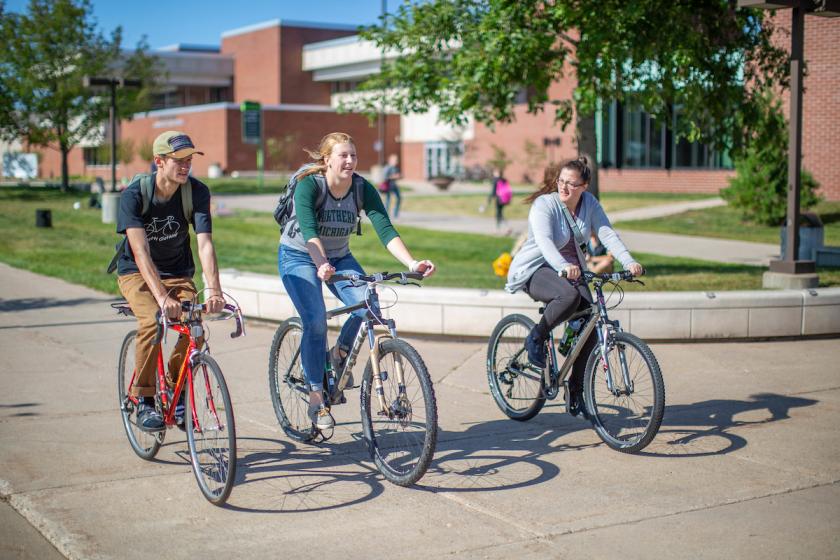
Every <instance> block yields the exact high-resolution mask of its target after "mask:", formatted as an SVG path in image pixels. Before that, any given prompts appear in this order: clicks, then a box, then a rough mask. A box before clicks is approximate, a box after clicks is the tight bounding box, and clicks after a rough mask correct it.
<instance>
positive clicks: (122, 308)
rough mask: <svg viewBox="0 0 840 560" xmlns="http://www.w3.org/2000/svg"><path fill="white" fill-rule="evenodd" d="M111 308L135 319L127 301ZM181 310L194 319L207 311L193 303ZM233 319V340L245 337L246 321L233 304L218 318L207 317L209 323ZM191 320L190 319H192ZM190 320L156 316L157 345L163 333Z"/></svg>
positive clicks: (184, 302)
mask: <svg viewBox="0 0 840 560" xmlns="http://www.w3.org/2000/svg"><path fill="white" fill-rule="evenodd" d="M111 307H112V308H113V309H114V310H116V312H117V313H119V314H120V315H125V316H127V317H133V316H134V311H132V309H131V307H130V306H129V305H128V302H125V301H118V302H115V303H112V304H111ZM181 310H182V311H183V312H185V313H188V314H190V316H191V318H192V314H193V313H199V314H200V313H204V312H205V311H206V310H207V307H206V304H204V303H193V302H192V301H189V300H187V301H182V302H181ZM231 317H233V318H234V319H236V327H235V329H234V331H233V332H232V333H230V337H231V338H239V337H240V336H244V335H245V320H244V319H243V317H242V310H241V309H240V308H239V306H237V305H233V304H231V303H226V304H225V306H224V307H223V308H222V311H220V312H219V315H218V316H214V317H205V320H207V321H222V320H225V319H230V318H231ZM191 318H190V319H191ZM190 319H187V320H186V321H170V320H169V319H168V318H167V317H166V316H165V315H162V314H161V312H160V311H158V312H157V313H156V314H155V321H156V322H157V324H158V329H157V335H156V336H155V344H157V343H158V342H160V339H161V337H162V336H163V332H164V331H165V330H166V329H167V328H169V327H170V326H172V325H174V324H184V323H188V322H189V321H190Z"/></svg>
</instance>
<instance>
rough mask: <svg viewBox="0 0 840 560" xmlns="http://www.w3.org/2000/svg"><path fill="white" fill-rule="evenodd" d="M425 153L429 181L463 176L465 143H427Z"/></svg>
mask: <svg viewBox="0 0 840 560" xmlns="http://www.w3.org/2000/svg"><path fill="white" fill-rule="evenodd" d="M423 153H424V162H425V170H426V178H427V179H429V178H431V177H439V176H441V175H449V176H451V177H460V176H461V174H462V172H463V163H462V161H461V159H462V156H463V154H464V143H463V142H426V145H425V146H424V151H423Z"/></svg>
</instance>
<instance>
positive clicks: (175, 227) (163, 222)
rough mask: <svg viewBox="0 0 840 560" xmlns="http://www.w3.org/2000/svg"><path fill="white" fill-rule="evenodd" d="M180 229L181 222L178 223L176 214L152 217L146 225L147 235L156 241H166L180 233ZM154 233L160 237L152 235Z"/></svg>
mask: <svg viewBox="0 0 840 560" xmlns="http://www.w3.org/2000/svg"><path fill="white" fill-rule="evenodd" d="M180 229H181V224H179V223H178V220H176V219H175V216H167V217H166V218H152V221H151V223H149V224H148V225H146V237H147V238H148V239H150V240H154V241H164V240H166V239H170V238H172V237H175V236H176V235H178V231H179V230H180ZM154 235H157V236H158V237H152V236H154Z"/></svg>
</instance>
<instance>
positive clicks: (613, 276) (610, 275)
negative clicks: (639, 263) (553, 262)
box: [560, 270, 647, 283]
mask: <svg viewBox="0 0 840 560" xmlns="http://www.w3.org/2000/svg"><path fill="white" fill-rule="evenodd" d="M645 272H647V271H645V270H642V274H644V273H645ZM582 273H583V277H584V278H585V279H586V281H587V282H589V281H591V280H594V279H598V280H602V281H604V282H610V281H612V282H620V281H621V280H627V281H630V282H639V283H641V280H636V276H635V275H634V274H633V273H632V272H630V271H629V270H622V271H621V272H603V273H600V274H598V273H595V272H590V271H588V270H584V271H582ZM560 276H562V277H563V278H566V271H565V270H563V271H562V272H560Z"/></svg>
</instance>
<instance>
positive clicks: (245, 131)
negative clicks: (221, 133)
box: [239, 101, 264, 188]
mask: <svg viewBox="0 0 840 560" xmlns="http://www.w3.org/2000/svg"><path fill="white" fill-rule="evenodd" d="M239 111H240V113H242V143H243V144H256V146H257V171H258V172H259V188H262V186H263V165H264V158H263V141H262V106H261V105H260V103H259V102H258V101H243V102H242V103H241V104H240V105H239Z"/></svg>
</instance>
